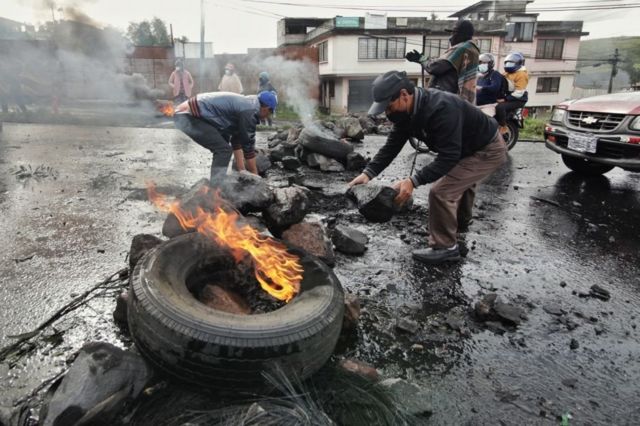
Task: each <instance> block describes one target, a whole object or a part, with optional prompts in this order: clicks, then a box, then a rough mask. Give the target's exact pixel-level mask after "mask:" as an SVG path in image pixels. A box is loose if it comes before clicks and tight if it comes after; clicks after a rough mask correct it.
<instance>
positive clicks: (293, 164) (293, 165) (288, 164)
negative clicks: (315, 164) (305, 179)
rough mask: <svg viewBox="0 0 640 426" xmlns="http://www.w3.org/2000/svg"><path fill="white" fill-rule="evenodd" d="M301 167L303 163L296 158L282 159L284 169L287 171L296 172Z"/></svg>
mask: <svg viewBox="0 0 640 426" xmlns="http://www.w3.org/2000/svg"><path fill="white" fill-rule="evenodd" d="M301 165H302V163H301V162H300V160H298V158H296V157H284V158H283V159H282V167H284V168H285V170H290V171H296V170H298V169H299V168H300V166H301Z"/></svg>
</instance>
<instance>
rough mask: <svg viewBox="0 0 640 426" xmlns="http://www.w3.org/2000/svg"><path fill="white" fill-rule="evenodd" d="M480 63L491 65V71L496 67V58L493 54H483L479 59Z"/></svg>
mask: <svg viewBox="0 0 640 426" xmlns="http://www.w3.org/2000/svg"><path fill="white" fill-rule="evenodd" d="M478 62H479V63H481V64H487V65H489V71H491V70H492V69H493V67H494V66H495V65H496V58H495V57H494V56H493V55H492V54H491V53H483V54H482V55H480V56H479V57H478Z"/></svg>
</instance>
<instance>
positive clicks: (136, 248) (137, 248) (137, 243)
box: [129, 221, 177, 272]
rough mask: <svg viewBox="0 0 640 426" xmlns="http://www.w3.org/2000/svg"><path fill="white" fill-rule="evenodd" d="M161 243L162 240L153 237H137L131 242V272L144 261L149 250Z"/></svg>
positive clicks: (146, 235)
mask: <svg viewBox="0 0 640 426" xmlns="http://www.w3.org/2000/svg"><path fill="white" fill-rule="evenodd" d="M176 223H177V221H176ZM161 243H162V240H161V239H160V238H158V237H156V236H153V235H149V234H138V235H135V236H134V237H133V239H132V240H131V248H130V249H129V271H131V272H133V269H134V268H135V267H136V265H137V264H138V261H139V260H140V259H142V258H143V257H144V255H145V254H147V252H148V251H149V250H151V249H152V248H154V247H156V246H158V245H159V244H161Z"/></svg>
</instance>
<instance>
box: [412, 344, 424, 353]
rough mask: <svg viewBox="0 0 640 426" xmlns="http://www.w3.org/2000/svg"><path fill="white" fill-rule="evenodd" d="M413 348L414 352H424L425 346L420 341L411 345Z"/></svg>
mask: <svg viewBox="0 0 640 426" xmlns="http://www.w3.org/2000/svg"><path fill="white" fill-rule="evenodd" d="M411 350H412V351H414V352H424V346H423V345H421V344H419V343H416V344H413V345H411Z"/></svg>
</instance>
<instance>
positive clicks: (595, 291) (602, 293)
mask: <svg viewBox="0 0 640 426" xmlns="http://www.w3.org/2000/svg"><path fill="white" fill-rule="evenodd" d="M589 296H591V297H595V298H596V299H600V300H604V301H605V302H607V301H609V299H611V293H609V290H606V289H604V288H602V287H600V286H599V285H597V284H594V285H592V286H591V289H590V290H589Z"/></svg>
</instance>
